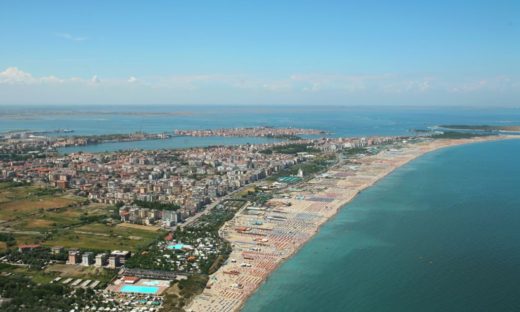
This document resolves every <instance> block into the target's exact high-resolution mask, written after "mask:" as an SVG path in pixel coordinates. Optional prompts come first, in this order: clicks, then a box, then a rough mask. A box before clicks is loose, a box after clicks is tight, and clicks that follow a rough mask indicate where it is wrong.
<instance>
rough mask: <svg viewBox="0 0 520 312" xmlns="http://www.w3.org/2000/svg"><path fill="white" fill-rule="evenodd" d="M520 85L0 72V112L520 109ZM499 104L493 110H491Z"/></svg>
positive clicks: (488, 80)
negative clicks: (128, 107) (47, 108)
mask: <svg viewBox="0 0 520 312" xmlns="http://www.w3.org/2000/svg"><path fill="white" fill-rule="evenodd" d="M518 95H520V83H519V80H518V79H514V78H512V77H507V76H500V75H498V76H492V77H478V78H468V79H465V80H452V79H447V78H444V77H437V76H433V75H408V76H404V75H397V74H392V73H383V74H378V75H348V74H323V73H296V74H289V75H286V76H281V77H261V76H258V75H244V74H193V75H169V76H157V77H137V76H130V77H121V78H118V77H115V78H114V77H100V76H98V75H94V76H92V77H90V78H82V77H56V76H53V75H48V76H34V75H32V74H31V73H29V72H26V71H23V70H21V69H18V68H17V67H9V68H7V69H5V70H3V71H1V72H0V105H9V104H11V105H13V104H309V105H320V104H328V105H365V104H366V105H499V106H517V105H519V104H520V103H517V102H516V99H517V98H518ZM491 101H493V102H491Z"/></svg>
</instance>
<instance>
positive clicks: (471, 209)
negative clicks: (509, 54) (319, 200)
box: [244, 140, 520, 312]
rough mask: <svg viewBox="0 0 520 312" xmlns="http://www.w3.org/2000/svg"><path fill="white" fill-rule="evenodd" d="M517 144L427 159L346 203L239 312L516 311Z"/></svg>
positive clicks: (519, 276)
mask: <svg viewBox="0 0 520 312" xmlns="http://www.w3.org/2000/svg"><path fill="white" fill-rule="evenodd" d="M519 154H520V140H511V141H501V142H491V143H481V144H472V145H466V146H459V147H454V148H449V149H444V150H439V151H436V152H433V153H430V154H427V155H425V156H423V157H421V158H419V159H417V160H415V161H413V162H411V163H409V164H407V165H405V166H404V167H402V168H400V169H398V170H396V171H395V172H393V173H392V174H391V175H389V176H387V177H386V178H384V179H383V180H381V181H380V182H379V183H377V184H376V185H375V186H374V187H372V188H369V189H367V190H365V191H364V192H362V193H361V194H360V195H359V196H358V197H356V198H355V199H354V200H353V201H352V202H351V203H350V204H348V205H347V206H345V207H344V208H343V209H342V210H341V211H340V212H339V213H338V215H337V216H336V217H335V218H333V219H332V220H330V221H329V222H328V223H327V224H325V225H324V226H323V227H322V228H321V230H320V232H319V233H318V234H317V235H316V237H314V238H313V239H312V240H311V241H310V242H309V243H308V244H306V245H305V246H304V247H303V248H302V249H301V250H300V251H299V252H298V253H297V254H296V255H295V256H294V257H293V258H291V259H289V260H288V261H287V262H285V263H284V264H283V265H282V266H281V267H280V268H279V269H278V270H277V271H276V272H275V273H274V274H273V275H272V276H271V277H270V278H269V279H268V281H267V282H266V283H265V284H264V285H263V286H261V288H260V289H259V290H258V292H257V293H255V294H254V295H253V296H252V297H251V299H250V300H249V301H248V302H247V304H246V306H245V308H244V311H246V312H253V311H353V312H368V311H370V312H374V311H375V312H378V311H384V312H403V311H436V312H437V311H439V312H441V311H443V312H446V311H468V312H469V311H472V312H474V311H486V312H489V311H520V284H519V283H520V193H519V191H520V162H519V161H518V155H519Z"/></svg>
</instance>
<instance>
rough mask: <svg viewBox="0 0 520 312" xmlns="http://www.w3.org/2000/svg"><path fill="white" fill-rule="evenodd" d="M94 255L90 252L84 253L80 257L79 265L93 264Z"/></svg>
mask: <svg viewBox="0 0 520 312" xmlns="http://www.w3.org/2000/svg"><path fill="white" fill-rule="evenodd" d="M93 258H94V255H93V253H91V252H85V253H84V254H83V256H82V257H81V265H82V266H89V265H91V264H92V263H93Z"/></svg>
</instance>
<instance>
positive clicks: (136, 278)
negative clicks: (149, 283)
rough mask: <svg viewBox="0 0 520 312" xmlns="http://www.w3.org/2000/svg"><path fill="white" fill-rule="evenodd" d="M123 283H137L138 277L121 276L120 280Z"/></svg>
mask: <svg viewBox="0 0 520 312" xmlns="http://www.w3.org/2000/svg"><path fill="white" fill-rule="evenodd" d="M122 280H123V281H125V282H137V281H138V280H139V277H136V276H123V278H122Z"/></svg>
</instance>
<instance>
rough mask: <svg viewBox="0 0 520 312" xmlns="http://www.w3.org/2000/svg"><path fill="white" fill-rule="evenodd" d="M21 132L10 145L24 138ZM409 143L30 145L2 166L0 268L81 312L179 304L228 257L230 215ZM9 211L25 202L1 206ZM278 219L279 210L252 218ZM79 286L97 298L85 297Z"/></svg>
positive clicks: (337, 140)
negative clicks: (63, 292)
mask: <svg viewBox="0 0 520 312" xmlns="http://www.w3.org/2000/svg"><path fill="white" fill-rule="evenodd" d="M233 131H234V130H230V133H233ZM302 132H305V131H300V130H298V133H302ZM310 132H312V131H309V133H310ZM219 133H220V135H223V133H222V132H219ZM292 134H294V133H291V132H285V133H284V135H292ZM186 135H188V134H186ZM17 140H18V141H17ZM25 140H26V138H25V137H23V136H22V137H18V138H14V137H11V138H9V140H8V142H9V144H10V143H13V145H14V146H24V144H26V143H23V142H24V141H25ZM407 140H416V138H408V137H372V138H318V139H299V140H288V141H283V142H275V143H271V144H259V145H250V144H246V145H239V146H228V147H225V146H215V147H208V148H191V149H184V150H154V151H118V152H110V153H84V152H78V153H71V154H68V155H60V154H58V153H56V152H52V153H47V152H48V150H47V151H46V148H47V147H46V146H45V145H41V146H40V145H31V148H32V149H36V151H38V152H37V153H33V155H32V157H27V158H26V159H23V160H20V159H18V158H14V159H7V160H5V159H4V160H2V161H1V162H0V179H1V180H2V181H4V182H2V183H3V185H2V191H4V196H3V197H4V198H3V200H2V201H1V202H0V219H1V220H2V221H1V223H0V231H1V233H2V235H1V236H2V237H1V238H2V239H1V241H2V244H3V251H2V255H1V257H0V264H1V265H4V266H5V268H6V269H4V270H3V273H2V275H4V278H10V277H13V276H15V277H16V276H22V277H24V276H25V277H28V279H27V280H25V281H24V283H29V285H31V283H34V281H35V280H39V281H43V282H44V284H45V283H52V284H53V285H57V286H56V287H58V286H59V287H63V288H64V289H69V294H70V295H69V296H70V298H72V299H71V300H73V301H74V306H75V307H77V310H78V311H82V310H85V311H86V310H92V309H93V307H92V306H91V304H90V305H89V304H87V301H88V302H96V303H97V306H96V309H98V308H99V309H106V308H109V309H115V310H114V311H131V310H133V309H141V308H143V309H144V308H146V309H148V310H147V311H155V310H159V309H166V308H167V309H182V308H183V306H184V305H185V304H187V302H189V300H190V298H192V297H193V296H194V295H196V294H197V293H200V292H201V291H202V290H203V289H204V288H205V287H206V284H207V283H208V280H207V278H208V275H209V274H212V273H214V272H215V271H216V270H217V269H218V268H219V267H220V266H221V265H222V264H223V263H225V262H227V261H228V259H227V257H228V256H229V254H230V252H231V246H230V244H229V243H228V242H227V240H226V239H225V238H224V237H223V234H222V233H221V232H220V231H221V228H222V226H223V225H224V224H225V223H226V222H227V221H229V220H231V219H232V218H233V216H234V215H235V214H236V213H237V212H238V211H244V209H247V210H246V211H248V214H249V215H251V216H255V215H256V214H258V213H259V212H262V211H263V210H264V209H265V208H261V207H264V205H269V203H267V201H269V200H270V199H271V198H273V196H279V195H276V194H280V193H281V192H283V191H284V190H285V189H286V188H292V187H294V186H296V185H298V184H299V183H301V182H303V181H305V180H306V179H309V178H311V177H313V176H314V175H315V174H318V173H320V172H323V171H324V170H326V169H327V168H329V167H330V166H332V165H334V164H335V163H337V161H338V160H339V159H340V158H341V159H348V158H351V157H359V156H363V155H370V154H373V153H377V152H378V151H379V150H380V148H381V147H384V146H388V144H392V146H393V147H394V148H396V147H398V145H399V144H402V142H406V141H407ZM396 144H397V145H396ZM38 148H39V149H38ZM39 153H41V154H40V156H37V155H38V154H39ZM41 155H44V156H41ZM10 201H11V202H10ZM15 204H16V205H15ZM6 207H23V209H14V210H13V211H10V212H9V213H7V212H6V211H5V210H6V209H7V208H6ZM1 210H4V213H1V212H2V211H1ZM65 216H67V217H65ZM26 218H31V220H26ZM276 218H279V220H283V218H284V216H283V214H277V215H275V216H269V217H268V218H267V219H265V220H264V221H261V220H257V221H256V223H255V224H257V225H258V224H262V222H274V221H276ZM238 231H242V232H244V231H249V229H248V228H247V227H246V228H244V229H238ZM230 261H235V260H234V259H231V260H230ZM243 265H247V263H246V264H243ZM44 284H39V285H44ZM210 284H211V283H209V284H208V285H210ZM34 287H39V286H38V284H37V285H35V286H34ZM208 287H209V286H208ZM86 290H88V294H89V296H91V297H92V298H94V297H95V298H96V299H95V300H94V299H92V298H91V297H89V298H90V299H88V300H86V301H84V300H82V299H81V298H83V297H81V296H86V295H84V291H86ZM78 292H79V293H78ZM78 294H81V296H80V297H81V298H80V297H78V296H79V295H78ZM6 300H9V298H7V299H6ZM135 311H137V310H135Z"/></svg>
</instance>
